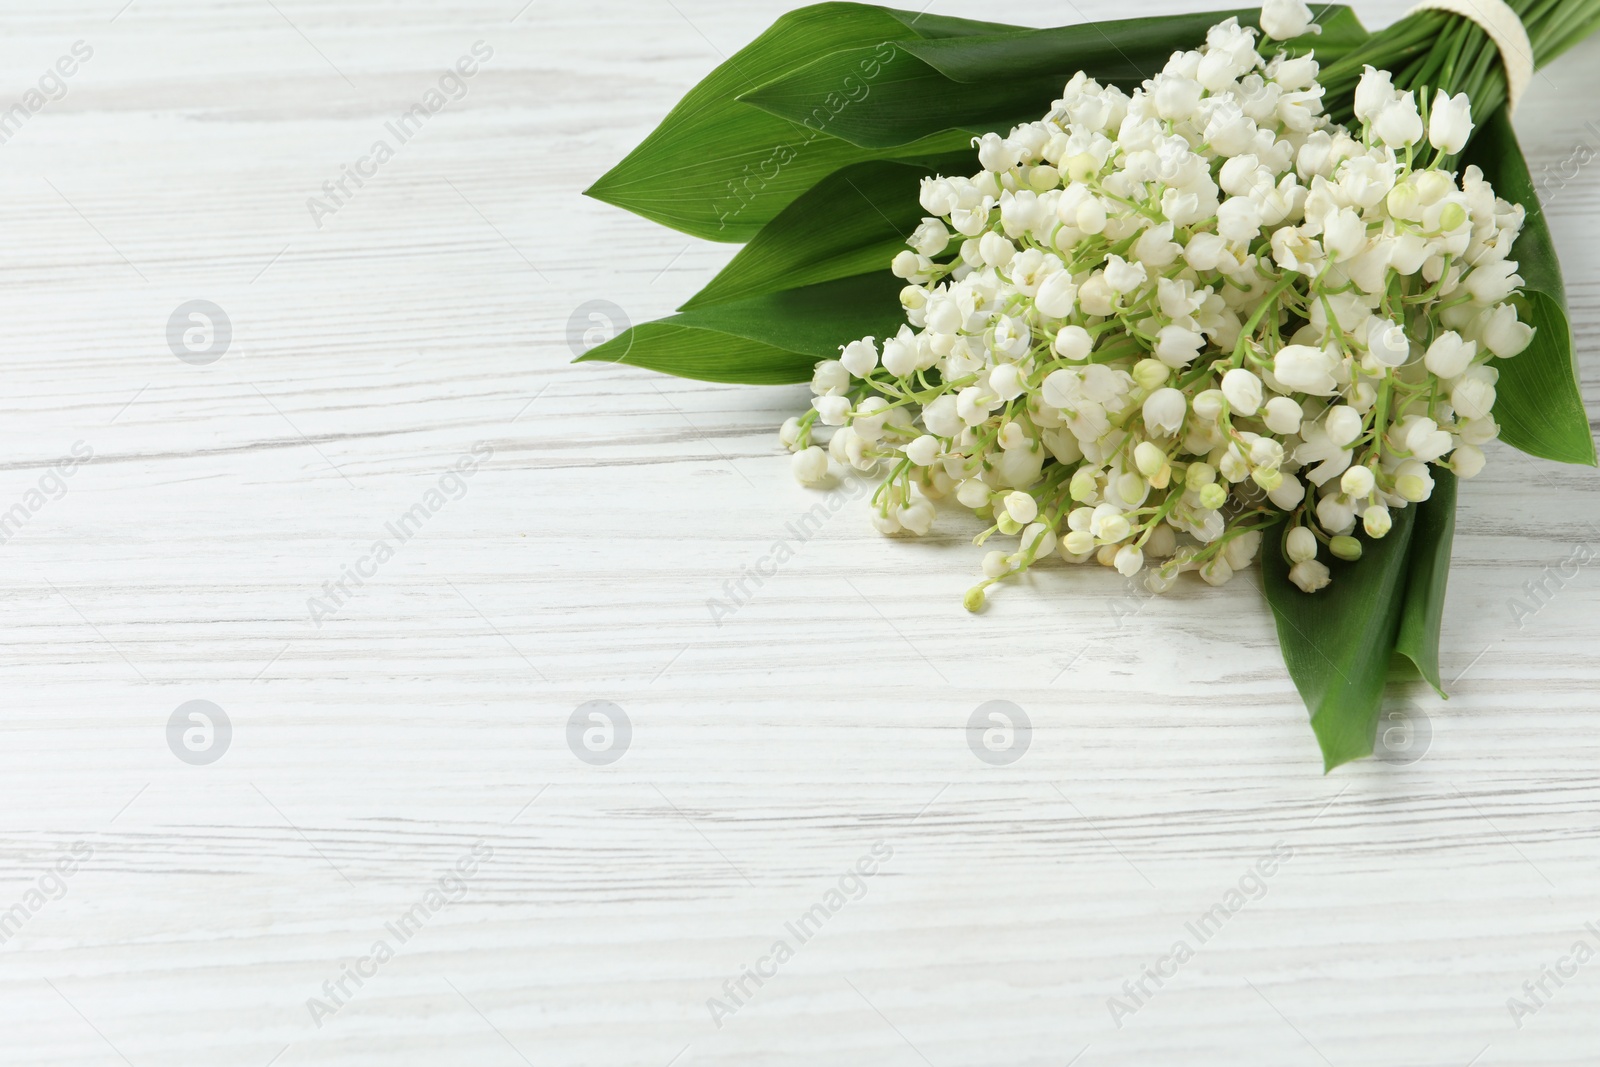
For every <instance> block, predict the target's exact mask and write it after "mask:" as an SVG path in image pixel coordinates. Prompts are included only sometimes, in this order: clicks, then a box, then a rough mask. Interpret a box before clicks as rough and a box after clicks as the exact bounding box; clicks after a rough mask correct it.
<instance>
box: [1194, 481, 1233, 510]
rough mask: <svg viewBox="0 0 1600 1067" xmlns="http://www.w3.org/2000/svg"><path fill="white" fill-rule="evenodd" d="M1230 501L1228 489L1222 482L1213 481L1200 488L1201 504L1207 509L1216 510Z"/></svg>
mask: <svg viewBox="0 0 1600 1067" xmlns="http://www.w3.org/2000/svg"><path fill="white" fill-rule="evenodd" d="M1227 502H1228V490H1227V489H1225V488H1224V487H1223V486H1222V485H1221V484H1219V483H1217V482H1212V483H1211V484H1210V485H1208V486H1206V487H1205V488H1203V489H1201V490H1200V506H1201V507H1203V508H1205V509H1206V510H1207V511H1216V510H1217V509H1218V508H1220V507H1222V505H1224V504H1226V503H1227Z"/></svg>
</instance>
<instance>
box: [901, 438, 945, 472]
mask: <svg viewBox="0 0 1600 1067" xmlns="http://www.w3.org/2000/svg"><path fill="white" fill-rule="evenodd" d="M939 448H940V445H939V439H938V438H937V437H934V436H932V435H930V434H923V435H922V436H921V437H919V438H917V439H916V440H915V441H912V442H911V443H910V444H909V445H906V458H907V459H909V460H910V461H911V462H912V463H914V464H916V465H917V466H919V467H927V466H930V465H931V464H932V463H933V461H934V460H935V459H936V458H938V455H939Z"/></svg>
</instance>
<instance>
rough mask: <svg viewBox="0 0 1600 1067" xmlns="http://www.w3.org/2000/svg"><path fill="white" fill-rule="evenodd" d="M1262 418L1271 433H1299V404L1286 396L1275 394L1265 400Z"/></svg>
mask: <svg viewBox="0 0 1600 1067" xmlns="http://www.w3.org/2000/svg"><path fill="white" fill-rule="evenodd" d="M1262 419H1263V420H1264V421H1265V422H1266V424H1267V429H1269V430H1271V431H1272V432H1273V433H1281V434H1285V435H1288V434H1295V433H1299V432H1300V419H1301V411H1300V405H1299V404H1297V403H1295V402H1294V401H1293V400H1291V399H1289V398H1288V397H1286V396H1275V397H1273V398H1272V399H1271V400H1269V401H1267V405H1266V408H1265V410H1264V411H1263V413H1262Z"/></svg>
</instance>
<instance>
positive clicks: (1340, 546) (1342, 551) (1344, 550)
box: [1328, 535, 1361, 562]
mask: <svg viewBox="0 0 1600 1067" xmlns="http://www.w3.org/2000/svg"><path fill="white" fill-rule="evenodd" d="M1328 551H1329V552H1332V553H1333V554H1334V555H1335V556H1337V557H1338V558H1340V559H1342V560H1345V561H1346V562H1354V561H1355V560H1358V559H1360V558H1361V542H1360V541H1357V540H1356V539H1355V538H1354V537H1350V536H1348V535H1347V536H1342V537H1335V538H1334V539H1333V540H1332V541H1330V542H1328Z"/></svg>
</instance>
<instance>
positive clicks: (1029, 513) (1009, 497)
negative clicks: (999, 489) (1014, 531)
mask: <svg viewBox="0 0 1600 1067" xmlns="http://www.w3.org/2000/svg"><path fill="white" fill-rule="evenodd" d="M1005 509H1006V513H1007V514H1009V515H1010V516H1011V517H1012V518H1013V519H1014V520H1016V521H1017V522H1018V523H1021V524H1023V525H1026V524H1027V523H1030V522H1032V521H1033V520H1034V518H1035V517H1037V516H1038V514H1039V504H1038V502H1037V501H1035V500H1034V499H1033V497H1032V496H1031V495H1029V494H1028V493H1024V492H1022V491H1021V490H1018V491H1017V492H1014V493H1007V494H1006V497H1005Z"/></svg>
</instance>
